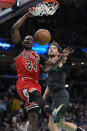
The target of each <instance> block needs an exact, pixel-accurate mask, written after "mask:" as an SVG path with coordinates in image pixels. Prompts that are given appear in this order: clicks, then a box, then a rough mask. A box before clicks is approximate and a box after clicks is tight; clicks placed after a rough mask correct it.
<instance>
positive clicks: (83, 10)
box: [0, 0, 87, 131]
mask: <svg viewBox="0 0 87 131" xmlns="http://www.w3.org/2000/svg"><path fill="white" fill-rule="evenodd" d="M3 10H4V9H3ZM1 12H2V11H1ZM23 14H24V12H21V14H20V15H18V16H15V17H13V18H11V19H10V20H8V21H5V22H2V23H0V131H3V130H4V129H5V130H6V129H7V128H9V130H10V131H11V128H14V129H16V127H15V125H14V127H13V125H12V121H14V116H15V117H16V119H17V120H18V122H19V123H20V124H21V128H22V126H23V124H24V125H25V122H26V121H27V118H26V116H25V115H24V108H23V103H22V101H21V102H20V101H19V103H21V107H20V109H19V112H16V111H15V109H13V108H12V105H13V104H14V100H15V99H16V98H15V96H17V94H16V88H15V83H16V80H17V75H16V70H15V65H14V63H13V62H12V60H13V56H14V45H13V43H12V38H11V28H12V25H13V24H14V23H15V22H16V21H17V20H18V19H19V18H20V17H21V16H22V15H23ZM39 28H46V29H48V30H49V31H50V32H51V34H52V40H56V41H58V42H59V44H60V45H61V47H62V48H65V47H67V46H70V47H72V48H74V49H75V52H74V54H73V55H70V56H69V58H68V59H69V64H70V67H71V69H70V72H69V74H70V76H69V77H67V80H66V84H67V85H66V87H68V88H67V90H68V91H69V93H70V95H71V98H70V99H71V100H70V103H69V107H68V109H67V113H66V120H67V121H71V122H74V123H77V124H78V125H79V126H81V127H83V128H84V129H85V130H87V0H68V2H65V3H62V4H61V5H60V8H59V9H58V10H57V11H56V13H55V14H54V15H53V16H41V17H33V18H29V19H27V20H26V21H25V23H24V24H23V26H22V27H21V29H20V33H21V36H22V39H23V38H24V37H25V36H26V35H27V34H31V35H33V34H34V32H35V31H36V30H37V29H39ZM6 44H7V45H6ZM3 45H4V46H3ZM46 53H47V51H46ZM44 81H45V76H44V74H43V75H41V78H40V82H41V85H42V91H43V92H44V90H45V88H46V85H45V84H44V83H45V82H44ZM15 94H16V95H15ZM17 99H18V96H17ZM19 105H20V104H19ZM41 120H42V121H43V122H41ZM47 122H48V119H47V118H46V117H45V116H44V117H43V118H42V117H41V116H40V122H39V123H38V124H39V129H38V131H39V130H41V129H42V130H48V127H47ZM17 130H19V128H18V129H17ZM22 130H23V129H22ZM24 130H25V129H24Z"/></svg>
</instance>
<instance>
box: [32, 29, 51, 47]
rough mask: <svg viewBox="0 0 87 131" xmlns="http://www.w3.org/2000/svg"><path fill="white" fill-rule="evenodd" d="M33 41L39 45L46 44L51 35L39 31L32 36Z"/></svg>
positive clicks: (47, 32) (42, 30) (44, 30)
mask: <svg viewBox="0 0 87 131" xmlns="http://www.w3.org/2000/svg"><path fill="white" fill-rule="evenodd" d="M34 40H35V42H37V43H38V44H40V45H45V44H48V43H49V42H50V40H51V34H50V32H49V31H48V30H47V29H39V30H37V31H36V33H35V35H34Z"/></svg>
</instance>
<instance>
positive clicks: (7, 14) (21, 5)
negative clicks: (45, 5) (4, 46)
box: [0, 0, 43, 23]
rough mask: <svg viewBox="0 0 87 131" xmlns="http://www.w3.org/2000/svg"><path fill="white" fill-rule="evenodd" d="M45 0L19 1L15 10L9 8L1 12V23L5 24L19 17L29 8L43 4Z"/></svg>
mask: <svg viewBox="0 0 87 131" xmlns="http://www.w3.org/2000/svg"><path fill="white" fill-rule="evenodd" d="M41 1H43V0H17V6H16V7H14V8H7V9H4V10H3V11H1V12H0V23H3V22H5V21H7V20H9V19H11V18H13V17H15V16H17V15H20V14H21V13H23V12H25V11H26V10H28V8H29V7H32V6H33V5H35V4H37V3H39V2H41Z"/></svg>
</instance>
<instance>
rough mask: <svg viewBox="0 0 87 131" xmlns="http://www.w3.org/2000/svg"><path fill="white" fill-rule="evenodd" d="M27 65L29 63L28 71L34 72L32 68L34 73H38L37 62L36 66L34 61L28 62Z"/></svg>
mask: <svg viewBox="0 0 87 131" xmlns="http://www.w3.org/2000/svg"><path fill="white" fill-rule="evenodd" d="M26 63H27V66H26V69H27V70H32V68H33V69H34V71H37V63H36V62H35V63H34V64H32V61H31V60H28V61H27V62H26Z"/></svg>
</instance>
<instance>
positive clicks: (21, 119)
mask: <svg viewBox="0 0 87 131" xmlns="http://www.w3.org/2000/svg"><path fill="white" fill-rule="evenodd" d="M7 84H8V83H6V80H5V83H1V82H0V131H26V128H27V125H28V119H27V113H26V112H25V108H24V103H23V102H22V101H21V100H20V99H19V97H18V95H17V92H16V87H15V82H12V83H11V82H10V83H9V84H8V86H9V87H8V86H7ZM73 91H74V90H73ZM80 93H81V96H80V97H79V96H75V97H74V98H73V96H72V95H71V98H70V103H69V105H68V107H67V112H66V121H69V122H73V123H76V124H77V125H78V126H80V127H82V128H83V129H85V130H86V131H87V98H86V95H84V94H85V92H80ZM83 96H84V97H83ZM48 100H49V99H48ZM49 103H50V101H49ZM59 130H60V131H61V129H59ZM38 131H49V129H48V117H47V116H46V114H40V115H39V121H38Z"/></svg>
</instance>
